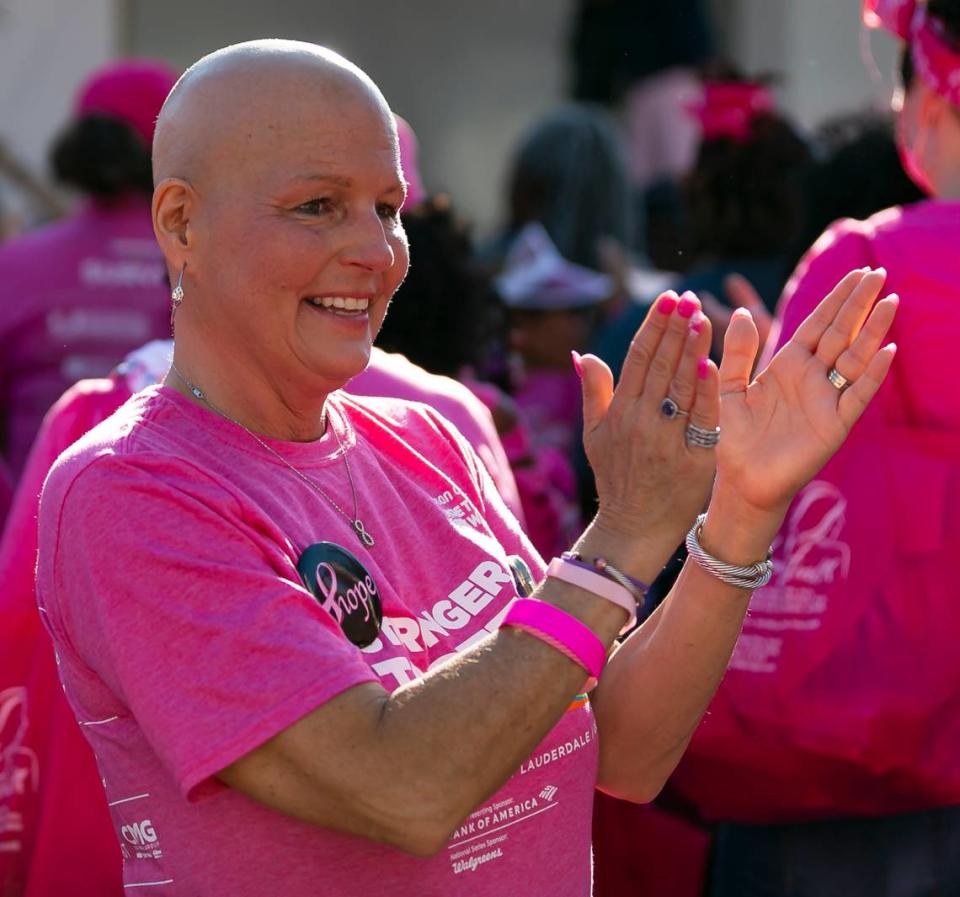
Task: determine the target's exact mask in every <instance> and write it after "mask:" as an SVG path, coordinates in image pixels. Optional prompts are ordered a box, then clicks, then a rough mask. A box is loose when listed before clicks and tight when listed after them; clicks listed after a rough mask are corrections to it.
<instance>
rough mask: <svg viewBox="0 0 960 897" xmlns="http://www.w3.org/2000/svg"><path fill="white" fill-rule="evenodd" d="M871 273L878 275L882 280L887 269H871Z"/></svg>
mask: <svg viewBox="0 0 960 897" xmlns="http://www.w3.org/2000/svg"><path fill="white" fill-rule="evenodd" d="M873 273H874V274H879V275H880V276H881V277H884V278H885V277H886V276H887V269H886V268H874V269H873Z"/></svg>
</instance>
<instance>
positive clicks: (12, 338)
mask: <svg viewBox="0 0 960 897" xmlns="http://www.w3.org/2000/svg"><path fill="white" fill-rule="evenodd" d="M169 330H170V323H169V311H168V307H167V299H166V271H165V269H164V265H163V261H162V258H161V256H160V250H159V248H158V247H157V244H156V240H155V239H154V236H153V230H152V226H151V223H150V206H149V203H148V201H147V200H146V199H140V198H139V197H136V198H135V197H130V198H127V199H124V200H119V201H117V202H116V203H113V204H111V205H109V206H108V205H97V204H93V203H91V204H88V205H86V206H84V207H83V208H82V209H81V210H80V211H79V212H77V213H76V214H74V215H72V216H71V217H69V218H66V219H64V220H62V221H59V222H56V223H55V224H51V225H49V226H48V227H45V228H42V229H40V230H37V231H34V232H32V233H30V234H27V235H26V236H23V237H21V238H19V239H17V240H14V241H11V242H10V243H7V244H5V245H4V246H3V247H2V248H0V415H2V416H0V446H2V454H3V455H4V457H5V458H6V460H7V463H8V464H9V466H10V469H11V472H12V474H13V477H14V481H16V479H17V478H18V477H19V475H20V472H21V470H22V469H23V465H24V463H25V462H26V458H27V454H28V452H29V451H30V446H31V444H32V443H33V439H34V437H35V436H36V434H37V431H38V430H39V428H40V421H41V420H42V419H43V416H44V414H45V413H46V412H47V409H48V408H49V407H50V406H51V405H52V404H53V403H54V402H55V401H56V400H57V399H58V398H59V397H60V396H61V394H62V393H63V392H64V390H66V389H67V387H69V386H71V385H72V384H73V383H75V382H76V381H77V380H80V379H84V378H90V377H105V376H106V375H107V374H108V373H109V372H110V371H111V370H112V369H113V368H114V367H115V366H116V365H117V364H118V362H119V361H120V360H121V359H122V358H123V357H124V355H126V354H127V352H129V351H131V350H132V349H134V348H136V347H137V346H139V345H141V344H143V343H145V342H147V340H149V339H153V338H156V337H161V336H164V335H166V334H168V333H169Z"/></svg>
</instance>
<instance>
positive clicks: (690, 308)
mask: <svg viewBox="0 0 960 897" xmlns="http://www.w3.org/2000/svg"><path fill="white" fill-rule="evenodd" d="M692 297H693V294H692V293H684V294H683V298H682V299H681V300H680V304H679V305H678V306H677V314H678V315H680V317H681V318H690V317H692V316H693V313H694V312H695V311H696V310H697V300H696V299H694V298H692Z"/></svg>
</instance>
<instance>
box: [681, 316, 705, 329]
mask: <svg viewBox="0 0 960 897" xmlns="http://www.w3.org/2000/svg"><path fill="white" fill-rule="evenodd" d="M680 314H683V312H680ZM706 320H707V318H706V315H704V314H702V313H700V312H697V313H696V315H694V318H693V320H692V321H691V322H690V330H691V331H692V332H693V333H700V331H701V330H703V324H704V322H705V321H706Z"/></svg>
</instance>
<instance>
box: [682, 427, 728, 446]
mask: <svg viewBox="0 0 960 897" xmlns="http://www.w3.org/2000/svg"><path fill="white" fill-rule="evenodd" d="M719 441H720V428H719V427H713V428H712V429H709V430H708V429H706V428H705V427H698V426H697V425H696V424H687V445H689V446H690V447H691V448H715V447H716V445H717V443H718V442H719Z"/></svg>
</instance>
